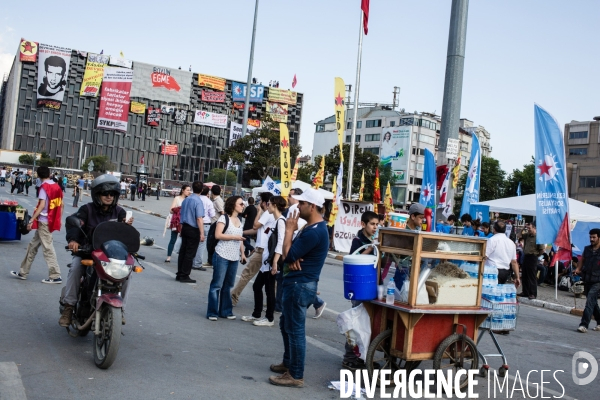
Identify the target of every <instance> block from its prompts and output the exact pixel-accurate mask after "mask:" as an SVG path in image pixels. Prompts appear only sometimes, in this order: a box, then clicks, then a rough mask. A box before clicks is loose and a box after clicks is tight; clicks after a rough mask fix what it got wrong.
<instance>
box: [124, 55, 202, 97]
mask: <svg viewBox="0 0 600 400" xmlns="http://www.w3.org/2000/svg"><path fill="white" fill-rule="evenodd" d="M192 76H193V74H192V73H191V72H188V71H182V70H180V69H173V68H165V67H161V66H157V65H152V64H144V63H141V62H137V61H136V63H135V68H134V69H133V85H132V87H131V97H141V98H145V99H150V100H159V101H164V102H165V103H178V104H190V94H191V91H192Z"/></svg>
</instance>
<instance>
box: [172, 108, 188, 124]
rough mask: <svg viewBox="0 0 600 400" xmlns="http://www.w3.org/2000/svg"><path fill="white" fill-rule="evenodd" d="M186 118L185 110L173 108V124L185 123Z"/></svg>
mask: <svg viewBox="0 0 600 400" xmlns="http://www.w3.org/2000/svg"><path fill="white" fill-rule="evenodd" d="M186 119H187V110H181V109H178V110H175V114H174V116H173V120H174V121H175V125H183V124H185V120H186Z"/></svg>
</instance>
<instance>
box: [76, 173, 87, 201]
mask: <svg viewBox="0 0 600 400" xmlns="http://www.w3.org/2000/svg"><path fill="white" fill-rule="evenodd" d="M84 183H85V180H84V179H83V175H79V179H78V180H77V186H78V187H79V201H81V199H82V198H83V184H84Z"/></svg>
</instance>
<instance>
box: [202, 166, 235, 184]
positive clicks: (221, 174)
mask: <svg viewBox="0 0 600 400" xmlns="http://www.w3.org/2000/svg"><path fill="white" fill-rule="evenodd" d="M236 180H237V175H236V174H234V173H233V172H231V171H227V184H228V185H230V186H232V185H235V183H236ZM208 181H209V182H213V183H216V184H218V185H225V170H224V169H222V168H213V169H212V170H211V171H210V173H209V174H208Z"/></svg>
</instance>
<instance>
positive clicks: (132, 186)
mask: <svg viewBox="0 0 600 400" xmlns="http://www.w3.org/2000/svg"><path fill="white" fill-rule="evenodd" d="M129 193H130V195H131V201H135V195H136V194H137V185H136V184H135V182H134V181H131V183H130V184H129Z"/></svg>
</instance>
